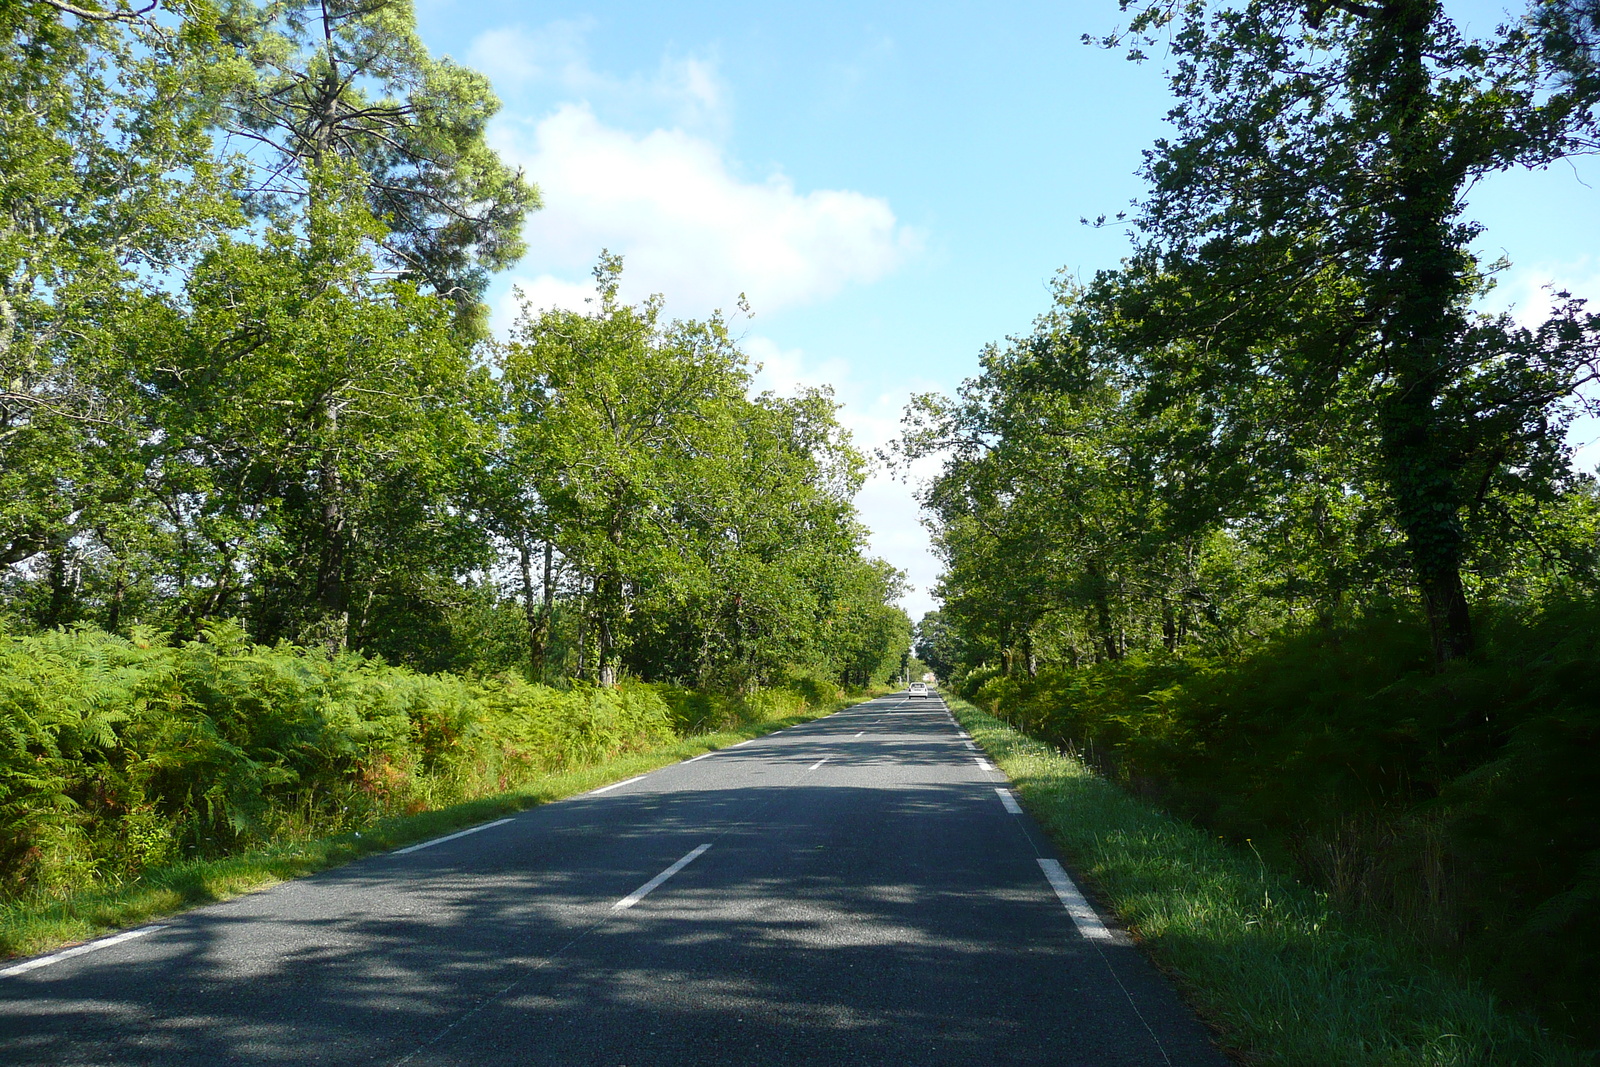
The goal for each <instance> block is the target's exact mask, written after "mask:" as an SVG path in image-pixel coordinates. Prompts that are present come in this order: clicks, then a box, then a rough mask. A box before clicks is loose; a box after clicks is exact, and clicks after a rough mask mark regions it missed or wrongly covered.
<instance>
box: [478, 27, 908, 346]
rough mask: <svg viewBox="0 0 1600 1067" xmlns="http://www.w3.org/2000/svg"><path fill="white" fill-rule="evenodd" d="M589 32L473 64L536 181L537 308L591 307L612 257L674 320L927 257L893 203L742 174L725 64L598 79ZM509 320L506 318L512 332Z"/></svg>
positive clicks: (486, 40)
mask: <svg viewBox="0 0 1600 1067" xmlns="http://www.w3.org/2000/svg"><path fill="white" fill-rule="evenodd" d="M592 29H593V23H592V22H589V21H581V20H580V21H563V22H555V23H551V24H549V25H547V26H544V27H542V28H539V29H527V28H524V27H508V28H501V29H496V30H491V31H489V32H487V33H485V34H483V35H482V36H480V37H479V38H478V39H477V41H476V42H475V43H474V45H473V46H472V49H471V50H470V52H469V56H468V59H469V62H470V63H471V64H472V65H473V66H475V67H477V68H478V69H480V70H483V71H484V72H485V73H486V74H488V75H489V77H490V78H491V79H492V80H493V81H494V84H495V86H496V89H497V90H498V91H499V92H500V94H501V96H502V97H503V99H504V101H505V105H506V107H505V112H504V113H503V114H502V116H501V117H500V118H499V119H498V120H497V121H496V123H495V125H494V128H493V131H492V134H491V136H492V140H493V143H494V146H495V148H496V149H497V150H498V151H499V152H500V153H501V154H502V155H503V156H504V157H505V158H506V159H507V160H508V161H510V162H512V163H513V164H515V165H517V166H520V167H522V168H523V170H524V171H525V172H526V173H527V175H528V176H529V177H530V178H531V179H532V180H533V181H534V182H536V183H537V184H538V186H539V189H540V192H541V193H542V194H543V197H544V204H545V207H544V210H542V211H540V212H538V213H537V214H535V215H534V216H533V217H532V218H531V219H530V220H529V222H528V226H527V230H526V235H527V240H528V248H529V251H528V255H527V256H526V257H525V258H524V260H523V261H522V263H521V264H520V265H519V266H518V268H517V269H516V270H515V271H514V272H513V274H514V279H513V280H514V283H515V284H516V285H517V286H518V287H520V288H521V289H522V290H523V292H524V293H525V294H526V296H527V297H528V299H529V301H530V302H531V303H532V304H533V306H535V307H551V306H560V307H573V308H576V307H581V306H582V301H583V299H584V297H586V296H588V295H590V293H591V289H590V285H589V280H588V271H589V269H590V268H591V267H592V266H593V264H594V262H595V260H596V258H597V257H598V255H599V253H600V250H601V249H609V250H610V251H612V252H616V253H620V254H621V255H622V256H623V257H624V260H625V262H626V269H625V273H624V295H625V296H626V297H628V298H630V299H638V298H640V297H643V296H645V295H647V294H649V293H662V294H664V295H665V296H666V298H667V303H668V307H669V311H670V312H671V313H674V314H680V315H689V316H693V315H703V314H705V313H706V312H708V311H710V310H711V309H713V308H719V307H720V308H728V309H731V308H732V307H733V305H734V302H735V301H736V300H737V299H738V296H739V294H740V293H744V294H745V295H746V296H747V297H748V299H749V301H750V304H751V306H752V307H753V308H754V310H755V312H756V313H757V314H758V315H760V314H763V313H766V312H772V311H778V310H781V309H784V308H789V307H795V306H799V305H805V304H814V303H816V302H819V301H822V300H826V299H827V298H828V297H830V296H833V295H834V294H836V293H838V292H839V291H840V290H842V289H844V288H845V287H847V286H851V285H865V284H870V283H872V282H874V281H877V280H878V279H880V278H882V277H884V276H885V275H887V274H889V273H891V272H892V271H894V270H895V269H896V268H898V267H900V266H901V265H902V264H904V263H905V262H906V261H907V260H908V259H910V258H911V257H913V256H915V255H916V254H917V253H918V252H919V251H920V249H921V247H922V241H921V235H920V234H919V233H918V232H917V231H916V230H915V229H913V228H911V227H908V226H906V225H905V224H903V223H902V222H900V221H899V220H898V219H897V218H896V217H895V213H894V209H893V208H891V207H890V205H889V202H888V201H887V200H885V199H884V198H882V197H879V196H871V195H869V194H867V193H863V192H858V191H855V190H850V189H810V190H802V189H798V188H796V186H795V184H794V182H793V181H792V180H790V179H789V178H788V177H786V176H785V175H784V174H782V173H780V172H772V173H769V174H766V175H765V176H760V177H756V178H751V177H749V176H747V175H744V174H742V173H741V171H740V168H739V166H738V165H737V161H735V160H733V159H732V158H730V156H729V153H728V151H727V148H726V146H725V144H726V135H727V131H728V129H729V128H730V124H731V109H732V105H731V101H730V96H731V94H730V93H729V91H728V89H727V87H726V86H725V85H724V83H723V81H722V79H721V78H720V76H719V75H718V72H717V69H716V63H715V61H714V60H713V59H710V58H706V57H703V56H688V57H680V56H670V55H669V56H666V57H663V58H662V59H661V61H660V64H659V65H658V66H657V67H656V68H655V69H653V70H650V71H648V72H645V73H635V74H629V75H627V76H623V77H619V76H615V75H611V74H607V73H604V72H601V71H597V70H595V69H594V66H593V65H592V64H591V62H590V60H589V55H588V48H587V44H586V37H587V35H588V33H589V32H590V31H591V30H592ZM511 310H512V309H511V308H509V307H507V308H502V309H500V314H499V315H497V319H499V320H500V321H501V322H502V324H503V323H504V322H505V320H506V319H507V318H508V313H510V312H511Z"/></svg>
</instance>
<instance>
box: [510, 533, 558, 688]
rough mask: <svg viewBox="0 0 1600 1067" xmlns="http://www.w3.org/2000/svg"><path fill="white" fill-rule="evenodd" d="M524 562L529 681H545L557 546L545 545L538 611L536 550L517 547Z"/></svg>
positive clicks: (523, 575)
mask: <svg viewBox="0 0 1600 1067" xmlns="http://www.w3.org/2000/svg"><path fill="white" fill-rule="evenodd" d="M518 549H519V552H520V554H521V560H522V612H523V617H524V618H526V619H527V622H528V678H529V680H530V681H534V682H543V681H544V664H545V654H546V649H547V648H548V646H549V641H550V615H551V612H552V610H553V608H554V590H553V588H552V586H553V584H554V577H555V546H554V545H553V544H551V543H550V542H549V541H546V542H545V543H544V589H543V595H542V597H541V598H540V600H539V605H538V607H537V608H535V607H534V601H533V550H532V548H531V547H530V546H529V545H527V544H526V543H524V544H522V545H519V546H518Z"/></svg>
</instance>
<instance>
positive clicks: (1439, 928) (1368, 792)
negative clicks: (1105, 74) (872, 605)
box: [899, 0, 1600, 1063]
mask: <svg viewBox="0 0 1600 1067" xmlns="http://www.w3.org/2000/svg"><path fill="white" fill-rule="evenodd" d="M1124 7H1125V9H1126V10H1127V11H1128V12H1129V14H1130V16H1131V22H1130V24H1129V27H1128V28H1127V31H1126V33H1123V34H1120V35H1117V36H1115V37H1114V38H1113V39H1111V40H1109V41H1107V42H1106V43H1108V44H1111V45H1116V46H1127V47H1130V48H1132V49H1133V50H1134V51H1135V52H1137V51H1138V50H1139V49H1144V50H1146V51H1148V52H1150V53H1151V54H1152V55H1154V54H1163V55H1165V57H1166V59H1167V62H1168V64H1169V75H1170V82H1171V88H1172V91H1173V94H1174V99H1175V101H1176V106H1175V109H1174V110H1173V112H1172V115H1171V119H1172V129H1171V132H1170V136H1169V137H1168V138H1167V139H1164V140H1162V141H1160V142H1158V143H1157V144H1156V145H1155V146H1154V147H1153V148H1152V149H1151V151H1150V152H1149V153H1148V154H1147V157H1146V164H1145V168H1144V171H1143V176H1144V178H1145V179H1146V180H1147V182H1148V192H1147V193H1146V195H1145V196H1144V198H1143V199H1142V200H1141V201H1140V203H1139V204H1137V205H1136V208H1135V210H1134V212H1133V213H1132V214H1131V216H1130V217H1129V219H1128V223H1129V225H1130V228H1131V234H1132V236H1133V249H1132V252H1131V254H1130V255H1129V257H1128V258H1127V259H1126V260H1125V261H1124V262H1123V264H1122V265H1121V266H1120V267H1119V268H1118V269H1115V270H1106V271H1102V272H1100V273H1098V274H1096V275H1095V276H1094V277H1093V278H1090V279H1083V280H1079V279H1070V278H1067V277H1065V276H1063V278H1062V279H1061V281H1060V282H1059V284H1058V286H1057V289H1056V297H1055V300H1054V303H1053V305H1052V306H1051V307H1050V308H1049V310H1048V311H1047V312H1046V313H1045V314H1043V315H1041V316H1040V317H1039V319H1038V320H1037V321H1036V323H1035V326H1034V329H1033V330H1032V332H1030V333H1028V334H1027V335H1025V336H1020V337H1014V338H1010V339H1008V340H1007V341H1006V342H1004V343H1002V344H995V345H992V346H990V347H989V348H988V349H986V350H985V351H984V353H983V355H982V361H981V370H980V372H979V374H978V375H976V376H975V377H974V378H972V379H971V380H969V381H968V382H966V383H965V384H964V385H963V387H962V388H961V389H960V390H959V391H958V392H957V393H956V395H954V396H934V395H930V396H924V397H920V398H918V399H916V400H915V402H914V403H913V405H912V407H911V409H910V410H909V412H908V418H907V423H908V425H907V430H906V433H905V435H904V438H903V440H902V441H901V443H900V450H899V451H900V454H901V456H902V457H903V458H904V459H906V460H908V461H914V460H917V459H922V458H925V457H937V458H938V459H939V460H940V461H941V462H942V464H943V468H942V471H941V472H940V474H939V475H938V476H937V477H935V478H934V479H932V480H931V481H930V482H929V483H928V484H927V485H926V486H925V488H924V490H923V502H924V504H925V506H926V508H927V509H928V512H929V516H930V525H931V526H932V528H933V530H934V536H935V545H936V550H937V551H938V552H939V553H940V554H941V555H942V557H943V560H944V564H945V569H944V573H943V576H942V578H941V584H940V588H939V590H938V592H939V595H940V597H941V599H942V605H941V609H940V610H939V611H937V612H934V613H931V614H930V615H929V616H927V617H926V618H924V619H923V620H922V621H921V623H920V625H919V628H918V639H917V646H916V647H917V652H918V655H919V656H920V657H921V658H922V659H923V660H924V661H925V662H927V663H928V664H929V665H930V666H931V667H932V668H933V669H934V670H935V671H936V672H937V673H938V674H939V676H940V677H941V679H944V680H945V681H946V682H947V683H948V684H950V685H952V686H953V687H954V688H955V690H956V691H957V692H959V693H960V694H962V695H963V696H966V697H967V698H969V699H970V700H972V701H973V702H974V703H975V704H977V705H979V706H981V707H982V709H983V710H984V711H985V712H988V713H991V714H994V715H996V716H999V717H1000V718H1002V719H1004V720H1006V721H1007V722H1009V723H1011V724H1012V725H1014V726H1016V727H1017V728H1019V729H1022V730H1024V731H1026V732H1027V733H1029V734H1030V735H1032V736H1035V737H1037V738H1040V739H1042V740H1044V741H1046V742H1047V743H1049V744H1050V745H1052V746H1054V747H1056V748H1059V749H1064V750H1066V751H1068V752H1071V753H1074V754H1076V756H1077V757H1079V758H1081V759H1082V760H1083V761H1085V762H1086V763H1087V764H1089V765H1091V766H1093V767H1095V768H1096V769H1098V770H1099V771H1101V772H1102V773H1103V774H1105V775H1106V777H1107V778H1109V779H1110V780H1112V781H1115V782H1117V783H1119V784H1120V785H1122V786H1124V787H1126V788H1127V789H1129V790H1131V791H1132V792H1134V793H1135V794H1137V795H1139V796H1141V797H1144V798H1147V799H1149V800H1151V801H1154V802H1155V803H1157V804H1159V805H1160V806H1161V807H1162V808H1163V809H1164V810H1166V811H1168V812H1171V813H1172V814H1173V815H1175V816H1179V817H1182V818H1184V819H1187V820H1189V821H1191V822H1192V824H1193V825H1194V826H1195V827H1198V828H1202V829H1203V830H1204V831H1205V833H1204V834H1201V835H1200V836H1199V837H1194V838H1192V839H1193V840H1196V841H1198V840H1201V839H1202V838H1203V839H1205V840H1212V841H1214V840H1216V839H1217V838H1218V837H1220V838H1222V839H1223V842H1224V843H1226V844H1239V843H1244V842H1248V843H1249V845H1250V847H1251V848H1252V849H1253V850H1254V852H1253V853H1252V858H1254V857H1256V856H1259V859H1260V862H1261V863H1262V864H1263V865H1264V868H1263V869H1264V870H1265V871H1268V872H1272V877H1274V878H1276V879H1279V880H1280V882H1281V884H1285V885H1287V884H1292V883H1294V882H1299V883H1302V884H1303V885H1304V886H1305V887H1307V888H1306V890H1305V892H1306V893H1309V894H1313V895H1316V894H1320V896H1315V899H1317V900H1320V901H1323V902H1325V905H1326V908H1327V909H1329V910H1328V914H1330V915H1338V916H1341V917H1344V918H1342V919H1341V920H1340V921H1341V922H1343V921H1344V920H1345V919H1348V920H1349V921H1350V922H1352V923H1358V924H1359V925H1358V926H1356V927H1351V929H1363V930H1368V931H1370V936H1371V937H1373V938H1382V939H1385V940H1388V941H1392V942H1395V943H1396V944H1404V945H1406V946H1408V948H1407V950H1406V951H1410V950H1411V949H1413V948H1414V949H1415V951H1416V952H1417V953H1419V954H1421V955H1422V956H1424V957H1427V958H1429V959H1431V960H1433V961H1434V964H1435V965H1436V966H1438V967H1440V968H1442V969H1444V970H1445V971H1448V972H1451V973H1454V972H1455V971H1456V970H1458V969H1465V970H1466V971H1468V972H1470V973H1471V974H1472V975H1474V976H1475V980H1476V981H1478V982H1480V983H1482V985H1483V987H1484V988H1486V989H1488V990H1489V991H1490V992H1492V994H1493V996H1494V997H1495V998H1497V999H1498V1000H1499V1001H1500V1002H1501V1003H1503V1004H1506V1005H1509V1006H1510V1007H1511V1008H1513V1009H1514V1010H1530V1011H1534V1012H1537V1013H1538V1016H1539V1018H1540V1019H1541V1020H1542V1022H1543V1024H1544V1025H1546V1026H1549V1027H1551V1028H1554V1029H1556V1030H1560V1031H1563V1032H1565V1033H1567V1034H1569V1035H1571V1036H1572V1037H1573V1038H1574V1039H1576V1040H1577V1041H1578V1042H1579V1043H1580V1044H1582V1045H1583V1046H1584V1047H1585V1048H1589V1049H1591V1050H1593V1049H1600V1028H1597V1027H1600V1012H1597V1011H1596V1009H1595V1006H1596V1005H1597V1004H1600V818H1596V813H1597V812H1600V690H1597V689H1596V681H1595V680H1596V679H1597V678H1600V485H1597V482H1596V479H1595V477H1594V474H1593V473H1592V472H1591V471H1589V470H1585V469H1581V468H1580V467H1579V466H1578V465H1577V464H1575V462H1574V457H1573V449H1572V445H1571V444H1570V443H1569V439H1568V428H1569V427H1570V426H1572V424H1573V422H1574V420H1576V419H1578V418H1579V417H1581V416H1583V415H1585V414H1586V413H1590V414H1592V412H1593V410H1594V408H1593V399H1592V398H1593V395H1594V393H1593V389H1594V384H1595V382H1596V381H1597V379H1600V315H1596V314H1595V313H1594V312H1593V311H1592V310H1590V309H1589V308H1588V306H1587V305H1586V304H1585V303H1584V301H1583V299H1581V296H1582V295H1583V294H1571V293H1566V292H1552V293H1550V294H1549V295H1548V307H1545V308H1534V309H1529V308H1523V309H1521V314H1522V315H1523V316H1524V317H1525V318H1531V319H1532V320H1533V322H1534V324H1533V325H1523V324H1521V323H1519V322H1518V321H1516V320H1513V319H1512V318H1511V317H1510V316H1509V315H1503V314H1489V313H1485V312H1483V311H1482V310H1480V309H1481V308H1482V306H1483V303H1484V299H1485V297H1486V296H1487V294H1488V293H1489V292H1490V289H1491V287H1492V282H1493V278H1494V275H1495V274H1496V273H1497V272H1498V271H1499V270H1501V269H1503V266H1504V265H1503V264H1495V263H1489V262H1485V261H1483V260H1481V259H1480V258H1479V257H1478V256H1477V255H1476V253H1475V251H1474V249H1476V248H1479V247H1482V246H1483V245H1484V244H1485V243H1487V244H1489V245H1492V244H1493V234H1492V233H1485V232H1484V231H1483V228H1482V227H1481V226H1479V225H1477V224H1476V223H1474V222H1472V221H1471V219H1470V218H1468V217H1467V216H1466V212H1467V205H1468V194H1469V191H1470V190H1471V189H1472V188H1473V187H1474V185H1475V184H1477V183H1480V182H1483V181H1487V180H1490V179H1492V178H1493V177H1494V176H1495V175H1497V174H1500V173H1503V172H1511V171H1517V170H1523V169H1528V168H1540V167H1544V166H1547V165H1549V164H1550V163H1552V162H1554V161H1556V160H1560V159H1562V158H1565V157H1568V156H1571V155H1573V154H1576V153H1581V152H1587V151H1589V150H1591V149H1592V147H1593V145H1594V143H1595V135H1596V131H1597V121H1600V112H1597V102H1600V48H1597V47H1596V42H1597V41H1600V8H1597V7H1596V6H1595V5H1594V4H1593V3H1586V2H1580V0H1573V2H1564V0H1557V2H1551V3H1540V4H1537V5H1534V6H1533V7H1532V8H1531V9H1530V10H1529V11H1527V12H1526V13H1525V14H1523V15H1520V16H1515V17H1511V18H1509V19H1508V21H1507V23H1506V25H1505V26H1503V27H1501V28H1499V29H1496V30H1494V31H1492V32H1487V33H1486V34H1485V35H1484V36H1482V37H1481V38H1479V39H1475V40H1469V39H1467V38H1465V37H1464V36H1463V35H1462V34H1460V33H1459V32H1458V31H1457V30H1456V28H1455V27H1454V26H1453V24H1452V23H1451V21H1450V19H1449V17H1448V13H1447V11H1446V10H1445V8H1444V7H1442V6H1441V5H1440V4H1438V3H1433V2H1430V0H1397V2H1395V3H1386V4H1382V5H1374V4H1353V3H1351V4H1345V3H1340V4H1302V3H1293V2H1287V0H1244V2H1241V3H1237V4H1224V3H1198V4H1188V5H1168V4H1150V5H1145V4H1139V3H1133V4H1128V5H1124ZM1207 835H1209V836H1207ZM1219 854H1220V853H1219ZM1274 892H1276V890H1275V891H1274ZM1274 899H1277V898H1276V897H1274ZM1306 899H1312V897H1307V898H1306ZM1321 906H1323V905H1319V907H1321ZM1319 921H1320V920H1319ZM1330 929H1331V927H1330ZM1341 929H1343V927H1341ZM1330 936H1332V935H1330ZM1340 936H1341V937H1342V936H1344V935H1340ZM1362 936H1368V935H1362ZM1293 951H1294V952H1299V951H1300V949H1299V948H1295V949H1294V950H1293ZM1396 951H1399V950H1398V949H1396ZM1393 995H1394V996H1395V997H1397V998H1403V997H1404V996H1406V995H1407V994H1406V993H1405V991H1404V990H1403V989H1399V988H1397V989H1395V990H1394V991H1393ZM1295 1010H1296V1011H1299V1010H1300V1009H1295ZM1305 1010H1308V1011H1309V1010H1320V1008H1319V1009H1312V1008H1311V1007H1310V1006H1308V1007H1307V1008H1306V1009H1305ZM1329 1010H1333V1009H1332V1008H1330V1009H1329ZM1251 1025H1258V1024H1251ZM1259 1025H1266V1024H1265V1023H1261V1024H1259ZM1285 1025H1288V1024H1287V1023H1285ZM1296 1025H1298V1024H1296ZM1317 1025H1327V1026H1337V1025H1343V1023H1341V1022H1340V1020H1339V1019H1338V1018H1329V1019H1327V1020H1324V1022H1323V1023H1321V1024H1317ZM1479 1032H1480V1031H1474V1033H1479ZM1450 1040H1452V1041H1465V1040H1468V1039H1467V1038H1466V1037H1462V1036H1459V1035H1458V1037H1456V1038H1452V1039H1450ZM1441 1055H1442V1053H1441ZM1452 1055H1454V1053H1452ZM1460 1055H1461V1056H1464V1057H1466V1058H1465V1059H1462V1060H1460V1061H1459V1062H1484V1063H1488V1062H1496V1063H1502V1062H1503V1063H1513V1062H1521V1061H1520V1060H1517V1059H1516V1058H1515V1057H1514V1056H1513V1055H1512V1054H1511V1053H1510V1052H1508V1051H1506V1050H1505V1049H1504V1048H1500V1047H1498V1046H1483V1047H1474V1048H1465V1049H1463V1050H1462V1051H1461V1053H1460ZM1530 1055H1531V1053H1530ZM1295 1062H1316V1060H1315V1057H1312V1058H1311V1059H1306V1060H1296V1061H1295ZM1329 1062H1332V1061H1329ZM1363 1062H1364V1061H1363ZM1373 1062H1378V1061H1377V1060H1374V1061H1373ZM1419 1062H1420V1061H1419ZM1440 1062H1446V1061H1442V1060H1441V1061H1440ZM1449 1062H1457V1061H1449ZM1535 1062H1537V1061H1535Z"/></svg>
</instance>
